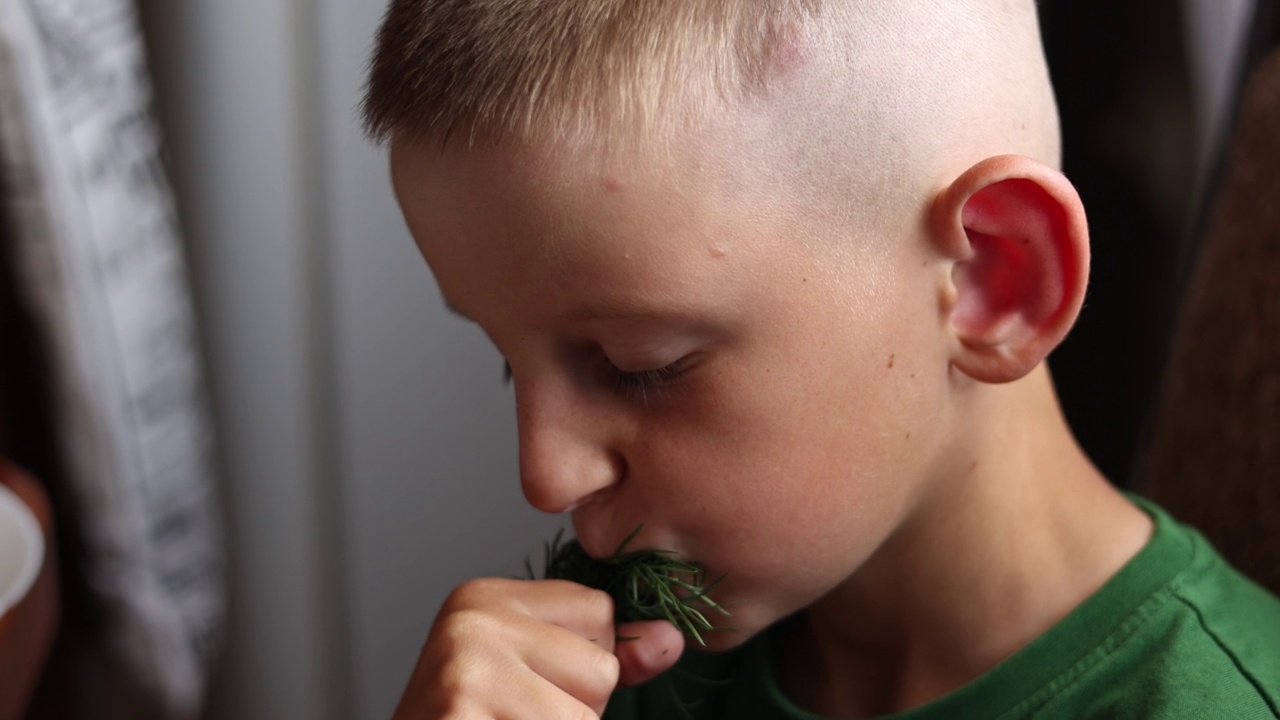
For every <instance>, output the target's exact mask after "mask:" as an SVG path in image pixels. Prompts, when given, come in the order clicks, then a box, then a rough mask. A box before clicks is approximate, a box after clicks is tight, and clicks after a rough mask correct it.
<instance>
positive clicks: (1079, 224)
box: [930, 155, 1089, 383]
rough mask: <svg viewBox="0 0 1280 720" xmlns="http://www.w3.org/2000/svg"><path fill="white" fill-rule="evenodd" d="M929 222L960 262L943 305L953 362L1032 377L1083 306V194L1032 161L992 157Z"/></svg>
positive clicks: (948, 194) (965, 368) (992, 379)
mask: <svg viewBox="0 0 1280 720" xmlns="http://www.w3.org/2000/svg"><path fill="white" fill-rule="evenodd" d="M930 220H931V223H930V224H931V227H930V232H931V235H932V237H933V240H934V241H935V243H936V245H937V247H939V248H940V249H941V250H942V252H943V253H944V254H945V255H946V256H948V257H949V258H951V259H952V261H953V265H952V272H951V277H950V279H949V286H948V287H947V288H946V289H945V292H944V302H943V308H944V311H945V312H946V314H947V318H946V320H947V325H948V328H949V330H950V332H951V334H952V336H953V338H954V339H955V340H956V343H955V346H954V348H953V350H952V352H951V362H952V364H953V365H954V366H955V367H956V368H957V369H959V370H960V371H961V372H963V373H964V374H966V375H968V376H970V377H972V378H974V379H975V380H979V381H982V382H988V383H1003V382H1011V381H1013V380H1017V379H1019V378H1021V377H1023V376H1024V375H1026V374H1027V373H1029V372H1031V371H1032V370H1033V369H1034V368H1035V367H1036V366H1037V365H1039V364H1040V362H1041V361H1043V360H1044V359H1045V357H1046V356H1047V355H1048V354H1049V352H1050V351H1051V350H1053V348H1054V347H1056V346H1057V345H1058V343H1059V342H1061V341H1062V339H1063V338H1064V337H1066V334H1067V331H1068V330H1070V329H1071V326H1072V324H1073V323H1074V322H1075V320H1076V316H1077V315H1078V314H1079V312H1080V306H1081V304H1082V303H1083V301H1084V293H1085V286H1086V285H1087V283H1088V275H1089V230H1088V226H1087V224H1086V222H1085V214H1084V207H1083V205H1081V203H1080V196H1079V195H1077V194H1076V191H1075V188H1074V187H1072V186H1071V183H1070V182H1068V181H1067V179H1066V178H1065V177H1063V176H1062V174H1061V173H1059V172H1058V171H1057V170H1055V169H1053V168H1051V167H1049V166H1047V165H1044V164H1042V163H1040V162H1037V161H1035V160H1032V159H1030V158H1026V157H1020V156H1015V155H1005V156H1000V157H994V158H989V159H987V160H983V161H982V162H980V163H978V164H977V165H975V166H973V167H972V168H970V169H969V170H968V171H966V172H965V173H964V174H963V175H961V176H960V177H959V178H957V179H956V180H955V182H953V183H952V184H951V186H950V187H948V188H947V189H946V190H944V191H943V192H942V193H941V194H940V195H939V196H938V197H937V199H936V201H935V203H934V208H933V213H932V217H931V218H930Z"/></svg>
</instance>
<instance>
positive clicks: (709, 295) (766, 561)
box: [365, 0, 1280, 719]
mask: <svg viewBox="0 0 1280 720" xmlns="http://www.w3.org/2000/svg"><path fill="white" fill-rule="evenodd" d="M365 110H366V120H367V122H368V127H369V128H370V130H371V133H372V134H373V135H374V136H375V137H377V138H379V139H386V140H389V141H390V151H391V166H392V179H393V183H394V186H395V189H396V193H397V197H398V199H399V201H400V204H401V207H402V209H403V210H404V213H405V217H406V220H407V222H408V224H409V227H410V229H411V231H412V233H413V235H414V237H415V239H416V241H417V243H418V245H419V248H420V249H421V251H422V253H423V256H424V257H425V259H426V261H427V263H428V264H429V266H430V267H431V270H432V272H433V273H434V275H435V277H436V280H437V282H438V284H439V286H440V289H441V292H442V294H443V295H444V297H445V300H446V302H447V303H448V304H449V305H450V307H452V308H454V309H455V310H456V311H457V312H458V313H459V314H462V315H464V316H465V317H468V318H470V319H472V320H474V321H475V322H476V323H478V324H479V325H480V326H481V327H482V328H483V329H484V330H485V332H486V333H487V334H488V335H489V337H490V338H491V339H492V340H493V342H494V343H495V345H496V346H497V347H498V349H499V350H500V351H501V352H502V354H503V355H504V356H505V357H506V359H507V361H508V363H509V367H510V371H511V377H512V379H513V382H514V385H515V396H516V413H517V421H518V426H519V436H520V475H521V478H520V479H521V483H522V487H523V490H524V493H525V496H526V497H527V499H528V500H529V502H530V503H531V504H533V505H534V506H535V507H537V508H539V509H541V510H544V511H547V512H553V513H560V512H569V513H572V519H573V525H574V529H575V531H576V533H577V536H578V539H579V540H580V542H581V543H582V545H583V546H584V548H585V549H586V550H587V551H588V552H589V553H591V554H592V555H595V556H597V557H598V556H603V555H607V554H608V553H609V552H610V551H611V550H613V549H614V548H615V547H616V546H617V545H618V543H619V542H620V541H621V540H622V539H623V538H624V537H626V536H627V535H628V534H629V533H630V532H631V531H632V530H633V529H634V528H636V527H637V526H639V525H641V524H643V531H642V532H641V534H640V535H639V536H638V537H637V538H636V539H635V541H634V542H633V544H632V546H631V547H632V548H642V547H649V548H662V549H668V550H672V551H675V552H677V553H678V554H679V555H680V556H681V557H684V558H688V559H690V560H694V561H698V562H701V563H703V564H704V565H705V566H706V567H707V569H708V573H709V576H710V577H720V576H723V577H724V581H723V583H722V584H721V585H719V586H718V588H717V595H716V597H717V599H718V600H720V601H721V602H725V603H729V604H731V605H732V609H733V617H732V618H731V623H732V628H726V629H723V630H718V631H715V632H712V633H709V634H708V635H707V637H706V640H707V645H708V649H709V650H710V651H712V654H709V655H702V654H698V653H689V654H688V655H687V657H685V658H683V659H682V660H680V662H681V664H682V666H683V667H684V669H687V670H689V671H690V673H675V674H673V675H672V676H670V677H674V678H675V682H676V685H675V686H674V687H673V688H665V687H664V686H663V683H661V682H659V683H649V684H645V683H646V681H647V680H649V679H651V678H653V677H655V676H657V675H659V674H661V673H663V672H664V671H666V670H668V669H669V668H671V666H672V665H674V664H675V663H676V662H677V659H678V658H680V657H681V655H682V651H683V649H684V639H683V638H682V637H681V635H680V634H679V633H678V632H677V631H676V630H675V629H674V628H673V627H671V626H670V625H668V624H666V623H662V622H650V623H637V624H629V625H625V626H623V627H620V628H616V629H615V628H614V626H613V622H612V617H613V608H612V605H611V602H610V600H609V599H608V597H607V596H605V595H604V594H603V593H599V592H596V591H592V590H588V589H586V588H583V587H581V586H577V585H574V584H572V583H567V582H558V581H537V582H526V581H507V580H498V579H489V580H478V581H473V582H469V583H466V584H464V585H463V586H461V587H460V588H458V589H457V590H456V591H455V592H454V593H453V594H452V595H451V596H450V597H449V599H448V600H447V601H446V602H445V604H444V606H443V608H442V609H441V611H440V614H439V616H438V617H437V619H436V622H435V624H434V626H433V628H432V631H431V634H430V637H429V638H428V641H427V643H426V646H425V647H424V649H423V651H422V655H421V658H420V660H419V663H418V666H417V668H416V670H415V672H414V676H413V678H412V680H411V681H410V683H409V687H408V689H407V690H406V692H405V695H404V697H403V699H402V701H401V704H400V708H399V710H398V711H397V717H399V718H502V719H508V718H513V719H514V718H531V719H544V718H589V717H598V716H601V715H604V716H605V717H608V718H619V719H621V718H645V719H657V718H669V717H679V715H678V714H677V711H678V708H677V707H676V705H677V704H678V703H679V701H682V700H695V699H696V700H697V701H698V704H697V706H696V708H695V709H694V712H695V713H697V716H698V717H706V718H814V717H832V718H865V717H873V716H882V715H886V714H891V713H898V712H907V714H906V715H904V716H903V717H911V718H935V717H936V718H964V717H1002V718H1021V717H1032V716H1035V717H1040V718H1048V717H1060V718H1079V717H1154V718H1183V717H1232V718H1275V717H1278V715H1277V706H1278V705H1280V661H1278V658H1280V603H1277V602H1276V601H1275V600H1274V599H1273V598H1271V597H1269V596H1267V595H1266V594H1265V593H1264V592H1262V591H1261V590H1260V589H1258V588H1257V587H1256V586H1254V585H1252V584H1251V583H1249V582H1248V581H1246V580H1244V579H1243V578H1241V577H1240V576H1238V575H1237V574H1235V573H1234V572H1233V571H1232V570H1230V569H1229V568H1228V567H1227V566H1226V565H1225V564H1224V563H1223V562H1222V561H1221V560H1220V559H1218V558H1217V557H1216V556H1215V555H1214V554H1213V552H1212V551H1211V550H1210V549H1209V548H1208V547H1207V546H1206V545H1205V544H1204V542H1203V540H1201V539H1200V538H1199V537H1198V536H1197V535H1195V534H1194V533H1193V532H1191V531H1189V530H1188V529H1186V528H1184V527H1181V526H1179V525H1177V524H1176V523H1175V522H1173V521H1172V520H1170V519H1169V518H1168V517H1167V516H1166V515H1164V514H1163V513H1162V512H1161V511H1159V510H1158V509H1157V508H1154V507H1151V506H1150V505H1148V504H1146V503H1143V502H1142V501H1140V500H1133V501H1131V500H1130V499H1127V498H1126V497H1124V496H1123V495H1121V494H1119V493H1118V492H1117V491H1115V490H1114V489H1113V487H1112V486H1111V485H1110V484H1109V483H1108V482H1107V481H1106V480H1105V479H1104V478H1102V477H1100V476H1099V474H1098V472H1097V471H1096V470H1095V469H1094V468H1093V467H1092V465H1091V464H1090V463H1089V461H1088V460H1087V459H1086V458H1085V456H1084V455H1083V454H1082V452H1081V451H1080V450H1079V448H1078V447H1077V445H1076V444H1075V442H1074V440H1073V438H1072V436H1071V434H1070V431H1069V430H1068V428H1067V427H1066V425H1065V424H1064V422H1063V419H1062V417H1061V415H1060V413H1059V410H1058V405H1057V401H1056V398H1055V396H1054V392H1053V389H1052V384H1051V381H1050V378H1049V375H1048V372H1047V370H1046V369H1045V366H1044V364H1043V360H1044V358H1045V356H1046V355H1047V354H1048V353H1049V351H1050V350H1051V349H1052V348H1053V347H1054V346H1055V345H1056V344H1057V343H1058V342H1059V341H1060V340H1061V339H1062V337H1063V336H1064V335H1065V334H1066V332H1067V331H1068V330H1069V328H1070V327H1071V324H1072V322H1073V321H1074V319H1075V317H1076V314H1077V312H1078V310H1079V308H1080V304H1081V302H1082V299H1083V296H1084V292H1085V284H1086V276H1087V268H1088V254H1089V250H1088V238H1087V230H1086V224H1085V217H1084V211H1083V209H1082V207H1081V205H1080V202H1079V200H1078V198H1077V196H1076V194H1075V192H1074V190H1073V189H1072V187H1071V186H1070V184H1069V183H1068V182H1067V181H1066V180H1065V179H1064V178H1063V177H1062V176H1061V175H1060V174H1059V173H1058V171H1057V170H1056V169H1055V168H1056V167H1057V165H1058V135H1057V121H1056V110H1055V107H1054V102H1053V98H1052V92H1051V89H1050V87H1049V81H1048V77H1047V73H1046V70H1045V67H1044V61H1043V57H1042V52H1041V49H1040V46H1039V39H1038V28H1037V21H1036V15H1035V7H1034V4H1033V2H1032V0H949V1H948V2H936V1H935V0H842V1H840V0H830V1H829V2H822V1H820V0H809V1H805V0H594V1H592V2H586V1H585V0H523V1H522V0H437V1H435V2H426V1H425V0H395V1H394V2H393V3H392V5H391V9H390V11H389V13H388V15H387V18H386V21H385V24H384V26H383V29H382V31H381V34H380V36H379V40H378V46H377V50H376V54H375V58H374V62H373V68H372V74H371V78H370V83H369V88H368V96H367V102H366V106H365ZM615 637H630V638H635V639H634V640H630V641H626V642H619V641H615ZM690 675H694V676H698V677H701V678H704V679H705V678H709V679H712V680H717V681H723V682H718V683H716V684H715V685H714V686H707V685H705V684H700V683H698V682H696V681H692V680H688V679H687V678H688V677H689V676H690ZM619 688H629V689H623V690H619ZM669 690H674V695H675V698H672V697H671V693H669V692H668V691H669ZM606 706H607V708H608V710H607V712H606ZM908 711H910V712H908Z"/></svg>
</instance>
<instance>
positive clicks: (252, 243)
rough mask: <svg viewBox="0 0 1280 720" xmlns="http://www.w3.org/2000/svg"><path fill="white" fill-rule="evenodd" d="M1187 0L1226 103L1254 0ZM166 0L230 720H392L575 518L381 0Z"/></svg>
mask: <svg viewBox="0 0 1280 720" xmlns="http://www.w3.org/2000/svg"><path fill="white" fill-rule="evenodd" d="M1184 2H1186V3H1188V5H1187V7H1188V10H1189V11H1190V12H1195V13H1197V15H1196V17H1197V18H1199V19H1198V20H1197V21H1196V22H1195V24H1194V25H1193V27H1194V28H1195V31H1194V33H1193V36H1194V37H1196V38H1198V39H1197V41H1196V42H1197V43H1198V45H1197V46H1196V47H1197V48H1199V49H1198V50H1197V54H1196V55H1195V58H1196V60H1197V68H1199V70H1198V71H1197V74H1196V77H1197V78H1200V80H1199V84H1198V87H1199V88H1200V89H1201V92H1200V95H1201V96H1202V97H1204V98H1205V103H1211V102H1213V99H1214V98H1217V97H1219V95H1218V94H1217V93H1220V91H1221V88H1222V86H1223V82H1224V78H1225V72H1226V71H1225V70H1224V68H1225V67H1227V66H1225V65H1223V63H1224V62H1225V63H1230V62H1231V60H1230V59H1229V58H1230V57H1231V53H1232V52H1233V50H1232V48H1233V44H1232V42H1230V41H1227V42H1220V41H1217V40H1215V38H1222V37H1229V35H1230V33H1231V32H1232V29H1233V28H1234V29H1235V30H1236V31H1237V33H1238V29H1239V27H1240V23H1239V22H1238V21H1239V19H1240V18H1242V17H1244V15H1243V14H1242V13H1243V9H1242V8H1240V7H1238V6H1239V5H1240V4H1241V3H1247V2H1248V0H1226V5H1230V6H1231V9H1230V12H1225V11H1223V10H1222V8H1224V7H1225V5H1222V4H1221V3H1222V2H1223V0H1184ZM142 5H143V9H144V11H145V17H146V20H147V24H148V27H149V34H150V37H151V38H152V43H153V54H154V68H153V69H154V71H155V73H156V77H157V83H158V85H159V88H160V91H161V100H162V102H161V109H162V111H163V112H162V114H163V116H164V119H165V120H166V124H167V127H168V132H169V139H170V149H171V155H172V160H173V168H174V170H175V181H176V184H177V186H178V189H179V194H180V200H181V205H182V211H183V215H184V220H185V223H186V226H187V230H188V235H189V239H190V245H191V252H190V256H191V258H192V262H193V265H194V272H195V277H196V281H197V285H198V287H197V296H198V301H199V305H200V307H201V309H202V311H203V319H204V323H205V331H206V338H207V341H208V347H209V351H210V372H211V375H212V376H213V378H214V382H215V388H214V390H215V398H216V405H217V411H218V416H219V425H220V428H221V433H222V438H221V439H222V447H223V456H224V468H223V469H224V476H225V490H226V497H227V502H228V509H229V516H230V521H231V523H232V537H233V548H232V549H233V552H234V555H233V560H234V562H235V570H234V576H233V581H234V583H235V586H234V597H233V618H232V619H233V625H232V632H231V637H230V645H229V647H228V651H227V662H226V664H225V671H224V673H223V675H222V677H221V678H220V679H219V683H218V685H217V688H216V698H215V699H216V702H215V708H214V712H213V713H212V717H213V718H215V720H222V719H226V720H230V719H232V718H234V719H235V720H258V719H262V720H266V719H268V718H271V719H277V718H288V719H293V718H300V719H301V718H306V719H316V720H338V719H340V718H350V717H356V718H386V717H389V716H390V713H391V710H392V708H393V706H394V703H395V701H396V699H397V698H398V696H399V693H400V690H401V689H402V687H403V685H404V682H405V680H406V679H407V677H408V674H409V672H410V670H411V669H412V664H413V661H414V659H415V657H416V655H417V652H418V648H419V647H420V645H421V643H422V640H423V639H424V638H425V636H426V632H427V629H428V627H429V625H430V622H431V619H432V617H433V616H434V614H435V611H436V609H437V607H438V605H439V603H440V601H441V600H442V599H443V598H444V595H445V594H446V593H447V592H448V590H449V588H451V587H452V586H453V585H455V584H456V583H457V582H459V581H461V580H462V579H464V578H466V577H470V576H473V575H476V574H498V575H511V574H516V573H518V572H519V569H520V561H521V559H522V558H523V556H524V554H526V553H536V552H538V550H539V543H540V542H541V540H542V539H544V538H546V537H549V536H550V535H551V534H552V532H553V529H554V528H555V527H556V526H558V524H559V520H558V519H557V518H544V517H539V516H537V515H536V513H534V512H533V511H531V510H528V509H527V508H525V506H524V505H523V502H522V500H521V499H520V495H519V491H518V485H517V479H516V459H515V434H514V420H513V414H512V411H511V400H510V396H509V394H508V391H507V390H506V389H505V388H503V387H502V386H501V384H500V382H499V381H500V377H501V371H500V364H499V359H498V356H497V354H496V353H495V352H494V351H493V350H492V349H491V348H490V347H489V346H488V344H487V342H486V341H485V340H484V338H483V337H482V336H481V335H480V334H479V333H478V332H477V331H476V330H475V329H473V328H469V327H466V326H464V325H463V324H462V323H460V322H459V321H458V320H456V319H454V318H452V317H449V316H447V315H446V314H445V313H444V312H443V311H442V309H441V307H440V302H439V299H438V297H437V296H436V292H435V288H434V285H433V283H432V281H431V278H430V276H429V274H428V272H427V270H426V267H425V266H424V264H423V263H422V262H421V260H420V259H419V257H418V256H417V254H416V251H415V250H414V249H413V247H412V244H411V242H410V240H409V238H408V236H407V234H406V232H405V230H404V228H403V225H402V223H401V220H400V217H399V214H398V211H397V210H396V207H395V204H394V202H393V199H392V197H391V195H390V191H389V187H388V184H387V181H386V169H385V159H384V157H383V153H382V152H381V151H379V150H378V149H376V148H373V147H371V146H370V145H368V144H367V143H366V142H365V141H364V140H363V139H362V138H361V136H360V133H359V132H358V129H357V126H356V122H355V114H356V106H357V103H358V100H359V89H360V85H361V82H362V73H363V68H364V64H365V61H366V57H367V54H368V51H369V46H370V42H371V36H372V33H373V30H374V27H375V25H376V23H377V20H378V18H379V15H380V13H381V12H382V7H383V0H315V1H314V2H308V1H307V0H186V1H185V2H172V1H171V0H142ZM1224 33H1225V35H1224ZM1223 58H1227V59H1226V60H1224V59H1223ZM1208 112H1209V111H1208V110H1206V113H1208ZM1205 117H1206V118H1207V119H1206V121H1205V122H1206V123H1211V122H1212V118H1210V116H1209V115H1208V114H1206V116H1205ZM1216 117H1221V115H1220V114H1219V115H1217V116H1216ZM1210 130H1211V129H1210ZM1210 130H1206V132H1208V131H1210Z"/></svg>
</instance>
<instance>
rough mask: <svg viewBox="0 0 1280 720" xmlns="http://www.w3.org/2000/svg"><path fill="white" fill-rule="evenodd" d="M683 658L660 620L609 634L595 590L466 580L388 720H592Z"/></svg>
mask: <svg viewBox="0 0 1280 720" xmlns="http://www.w3.org/2000/svg"><path fill="white" fill-rule="evenodd" d="M615 635H616V636H617V637H621V638H635V639H631V640H628V639H623V640H618V641H616V642H615ZM683 649H684V637H683V636H682V635H681V634H680V631H679V630H677V629H676V628H675V627H674V626H672V625H671V624H670V623H668V622H666V621H650V622H638V623H628V624H626V625H622V626H619V627H616V628H615V627H614V624H613V600H612V599H611V598H610V597H609V596H608V595H607V594H606V593H604V592H601V591H599V590H592V589H590V588H587V587H585V586H582V585H578V584H577V583H572V582H568V581H565V580H501V579H483V580H473V581H470V582H467V583H464V584H463V585H461V586H459V587H458V588H457V589H456V590H454V591H453V593H452V594H451V595H450V596H449V598H448V600H446V601H445V603H444V606H443V607H442V608H441V609H440V614H439V615H437V616H436V620H435V624H434V625H433V626H432V628H431V633H430V635H429V636H428V638H427V643H426V645H425V647H423V649H422V654H421V656H420V657H419V659H418V665H417V667H416V668H415V669H414V672H413V677H412V678H411V679H410V681H409V686H408V688H407V689H406V690H405V693H404V696H403V697H402V698H401V700H400V706H399V707H398V708H397V709H396V714H395V720H446V719H447V720H526V719H527V720H546V718H557V719H558V720H560V719H563V720H590V719H592V718H599V717H600V716H601V715H602V714H603V713H604V708H605V705H606V704H607V703H608V701H609V696H610V695H611V694H612V693H613V691H614V690H615V689H616V688H618V687H619V686H626V685H635V684H639V683H641V682H645V681H647V680H649V679H650V678H652V677H654V676H656V675H658V674H659V673H661V672H663V671H664V670H666V669H668V668H669V667H671V666H672V665H674V664H675V662H676V660H678V659H679V658H680V653H681V652H682V651H683Z"/></svg>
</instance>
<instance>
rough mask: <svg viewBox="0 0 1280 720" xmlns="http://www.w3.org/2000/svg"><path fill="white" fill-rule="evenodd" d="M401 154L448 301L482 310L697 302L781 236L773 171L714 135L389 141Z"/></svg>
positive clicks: (397, 167) (414, 212)
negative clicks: (629, 149)
mask: <svg viewBox="0 0 1280 720" xmlns="http://www.w3.org/2000/svg"><path fill="white" fill-rule="evenodd" d="M391 160H392V163H391V165H392V178H393V182H394V184H395V188H396V194H397V197H398V199H399V201H400V204H401V207H402V209H403V211H404V214H405V218H406V221H407V222H408V224H409V227H410V229H411V231H412V232H413V235H414V238H415V240H416V242H417V243H418V245H419V248H420V249H421V250H422V253H423V255H424V257H425V258H426V259H427V262H428V264H430V266H431V268H432V271H433V272H434V273H435V275H436V279H437V281H438V283H439V284H440V287H441V290H442V292H443V293H444V294H445V296H446V297H447V298H448V299H449V300H450V301H451V302H453V303H454V304H456V305H458V306H459V307H460V308H461V309H462V310H463V311H464V312H467V313H468V314H470V315H472V316H473V317H475V316H476V315H478V314H483V307H484V306H486V305H501V306H504V307H510V306H511V303H520V302H526V303H527V301H528V298H530V297H541V298H545V299H547V302H548V305H550V304H552V301H555V300H561V299H566V298H568V297H569V296H576V297H587V296H590V297H591V298H593V299H595V300H597V301H599V303H601V304H609V303H614V304H620V305H626V304H642V303H643V302H647V301H653V300H655V299H665V301H667V302H668V303H670V302H678V299H679V298H684V299H689V298H695V297H699V296H701V295H702V294H705V292H707V290H708V288H707V287H706V285H707V283H709V282H720V281H724V280H727V279H729V278H730V277H731V276H734V275H735V274H737V275H740V274H741V273H743V272H745V271H746V268H747V267H748V262H747V260H746V258H747V257H756V256H758V255H759V253H760V252H761V251H762V250H763V249H764V248H763V246H764V245H765V244H767V243H770V242H776V241H777V240H778V239H779V238H780V237H782V236H783V233H782V232H781V228H780V226H777V223H776V222H775V221H776V220H777V219H778V218H779V217H780V213H779V212H778V211H777V210H776V209H775V210H771V209H770V208H776V207H777V204H778V202H779V199H778V198H777V197H776V194H774V193H771V192H770V189H769V186H768V183H766V182H763V181H762V180H763V178H765V177H767V173H763V172H761V171H760V170H759V169H752V168H746V167H744V165H745V164H749V162H748V161H747V160H744V158H743V157H741V156H740V155H735V154H732V153H728V152H725V151H724V150H723V147H722V146H720V145H717V144H716V143H713V142H711V140H710V139H709V138H708V137H700V138H697V139H696V140H689V141H687V142H684V143H677V142H674V141H673V142H671V143H665V144H654V145H653V146H652V147H651V148H650V149H649V151H648V152H644V153H622V152H614V151H611V150H610V149H608V148H602V147H599V146H590V145H581V144H580V145H571V144H559V145H552V146H533V145H511V146H504V147H493V148H465V147H459V148H449V147H446V148H444V149H443V151H442V150H441V149H440V148H439V147H438V146H434V147H432V146H423V145H421V144H413V143H404V142H393V144H392V152H391ZM729 258H733V259H734V260H736V261H735V262H724V261H725V260H726V259H729ZM708 272H710V273H711V276H708V275H707V274H706V273H708ZM713 278H714V279H713ZM500 296H501V297H500ZM503 298H505V299H503ZM476 319H477V320H481V319H482V318H479V317H477V318H476ZM482 324H483V323H482Z"/></svg>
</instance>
